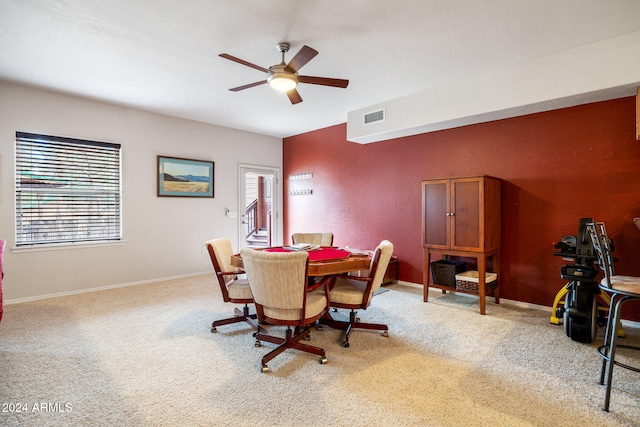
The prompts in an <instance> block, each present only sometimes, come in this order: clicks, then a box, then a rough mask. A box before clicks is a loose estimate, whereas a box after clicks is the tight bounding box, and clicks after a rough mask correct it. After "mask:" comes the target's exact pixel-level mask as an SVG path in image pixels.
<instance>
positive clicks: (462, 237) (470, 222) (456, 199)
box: [450, 178, 484, 251]
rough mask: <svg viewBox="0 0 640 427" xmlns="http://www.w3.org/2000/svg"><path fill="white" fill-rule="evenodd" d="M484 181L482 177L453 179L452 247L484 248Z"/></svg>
mask: <svg viewBox="0 0 640 427" xmlns="http://www.w3.org/2000/svg"><path fill="white" fill-rule="evenodd" d="M483 182H484V181H483V180H482V179H481V178H461V179H452V180H451V205H452V206H451V211H450V212H451V213H452V216H451V217H450V218H451V230H452V231H451V249H456V250H467V251H472V250H480V249H481V248H482V227H481V224H482V217H481V215H482V213H481V210H482V206H483V200H482V195H483V192H484V186H483Z"/></svg>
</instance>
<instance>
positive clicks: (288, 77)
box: [267, 73, 298, 92]
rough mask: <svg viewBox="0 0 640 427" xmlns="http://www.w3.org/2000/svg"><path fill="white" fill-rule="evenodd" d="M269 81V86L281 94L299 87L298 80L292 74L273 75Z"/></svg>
mask: <svg viewBox="0 0 640 427" xmlns="http://www.w3.org/2000/svg"><path fill="white" fill-rule="evenodd" d="M267 80H268V82H269V86H271V87H272V88H274V89H275V90H277V91H279V92H288V91H290V90H292V89H295V88H296V86H298V78H297V77H296V76H295V75H293V74H290V73H273V74H271V75H270V76H269V78H268V79H267Z"/></svg>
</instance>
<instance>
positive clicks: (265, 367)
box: [262, 365, 269, 374]
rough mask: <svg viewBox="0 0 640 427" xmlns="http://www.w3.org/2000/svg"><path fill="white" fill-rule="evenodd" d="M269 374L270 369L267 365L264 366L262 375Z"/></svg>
mask: <svg viewBox="0 0 640 427" xmlns="http://www.w3.org/2000/svg"><path fill="white" fill-rule="evenodd" d="M267 372H269V367H268V366H267V365H262V373H263V374H266V373H267Z"/></svg>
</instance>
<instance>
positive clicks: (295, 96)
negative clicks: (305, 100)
mask: <svg viewBox="0 0 640 427" xmlns="http://www.w3.org/2000/svg"><path fill="white" fill-rule="evenodd" d="M287 96H288V97H289V101H291V103H292V104H293V105H295V104H297V103H298V102H302V97H301V96H300V94H299V93H298V91H297V90H295V89H291V90H290V91H289V92H287Z"/></svg>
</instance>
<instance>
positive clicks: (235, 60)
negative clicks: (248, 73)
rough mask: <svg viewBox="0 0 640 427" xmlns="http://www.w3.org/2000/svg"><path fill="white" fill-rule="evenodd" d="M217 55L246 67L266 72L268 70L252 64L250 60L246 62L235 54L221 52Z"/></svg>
mask: <svg viewBox="0 0 640 427" xmlns="http://www.w3.org/2000/svg"><path fill="white" fill-rule="evenodd" d="M218 56H219V57H221V58H224V59H228V60H229V61H233V62H237V63H238V64H242V65H246V66H247V67H251V68H255V69H256V70H258V71H262V72H263V73H268V72H269V70H267V69H266V68H264V67H261V66H259V65H256V64H252V63H251V62H247V61H245V60H244V59H240V58H236V57H235V56H231V55H229V54H227V53H221V54H220V55H218Z"/></svg>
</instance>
